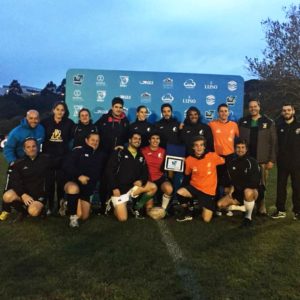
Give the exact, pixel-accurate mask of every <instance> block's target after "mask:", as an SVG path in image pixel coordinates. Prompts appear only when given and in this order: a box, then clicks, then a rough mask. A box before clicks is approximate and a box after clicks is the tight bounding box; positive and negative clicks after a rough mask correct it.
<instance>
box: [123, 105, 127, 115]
mask: <svg viewBox="0 0 300 300" xmlns="http://www.w3.org/2000/svg"><path fill="white" fill-rule="evenodd" d="M123 111H124V113H125V114H127V113H128V107H126V106H123Z"/></svg>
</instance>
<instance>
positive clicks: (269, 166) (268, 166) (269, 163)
mask: <svg viewBox="0 0 300 300" xmlns="http://www.w3.org/2000/svg"><path fill="white" fill-rule="evenodd" d="M273 166H274V163H272V162H271V161H269V162H268V163H266V170H271V169H272V168H273Z"/></svg>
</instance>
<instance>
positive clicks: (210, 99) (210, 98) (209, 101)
mask: <svg viewBox="0 0 300 300" xmlns="http://www.w3.org/2000/svg"><path fill="white" fill-rule="evenodd" d="M215 103H216V97H215V96H214V95H208V96H206V104H207V105H214V104H215Z"/></svg>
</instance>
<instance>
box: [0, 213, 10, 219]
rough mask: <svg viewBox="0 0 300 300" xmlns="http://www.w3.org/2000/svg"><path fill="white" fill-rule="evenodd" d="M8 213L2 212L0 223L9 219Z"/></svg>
mask: <svg viewBox="0 0 300 300" xmlns="http://www.w3.org/2000/svg"><path fill="white" fill-rule="evenodd" d="M9 215H10V213H9V212H7V211H2V212H1V214H0V221H5V220H6V219H7V218H8V217H9Z"/></svg>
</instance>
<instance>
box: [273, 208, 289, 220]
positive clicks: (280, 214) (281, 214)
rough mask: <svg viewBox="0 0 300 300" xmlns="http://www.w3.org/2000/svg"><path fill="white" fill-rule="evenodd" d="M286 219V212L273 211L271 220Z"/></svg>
mask: <svg viewBox="0 0 300 300" xmlns="http://www.w3.org/2000/svg"><path fill="white" fill-rule="evenodd" d="M285 217H286V212H285V211H279V210H278V211H275V212H274V213H273V214H272V215H271V218H272V219H283V218H285Z"/></svg>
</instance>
